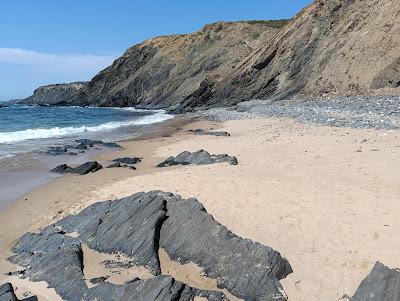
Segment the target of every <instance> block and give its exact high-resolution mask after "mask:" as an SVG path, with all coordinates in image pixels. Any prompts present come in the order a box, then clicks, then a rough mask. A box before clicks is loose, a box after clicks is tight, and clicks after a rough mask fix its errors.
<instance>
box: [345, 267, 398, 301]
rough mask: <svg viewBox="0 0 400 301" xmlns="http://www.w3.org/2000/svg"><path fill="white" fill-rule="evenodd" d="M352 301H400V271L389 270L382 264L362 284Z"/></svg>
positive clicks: (374, 268)
mask: <svg viewBox="0 0 400 301" xmlns="http://www.w3.org/2000/svg"><path fill="white" fill-rule="evenodd" d="M350 300H351V301H367V300H368V301H398V300H400V270H399V269H389V268H388V267H386V266H385V265H383V264H382V263H380V262H377V263H375V266H374V267H373V269H372V271H371V272H370V273H369V274H368V276H367V277H366V278H365V279H364V280H363V281H362V282H361V284H360V286H359V287H358V289H357V291H356V293H355V294H354V296H353V297H352V298H351V299H350Z"/></svg>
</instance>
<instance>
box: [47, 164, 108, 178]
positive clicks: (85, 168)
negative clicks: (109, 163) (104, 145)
mask: <svg viewBox="0 0 400 301" xmlns="http://www.w3.org/2000/svg"><path fill="white" fill-rule="evenodd" d="M102 168H103V166H101V165H100V164H99V163H98V162H97V161H93V162H86V163H84V164H82V165H79V166H77V167H75V168H72V167H70V166H68V165H67V164H61V165H59V166H57V167H56V168H54V169H52V170H51V171H52V172H55V173H73V174H79V175H81V176H83V175H86V174H88V173H90V172H92V173H93V172H96V171H98V170H100V169H102Z"/></svg>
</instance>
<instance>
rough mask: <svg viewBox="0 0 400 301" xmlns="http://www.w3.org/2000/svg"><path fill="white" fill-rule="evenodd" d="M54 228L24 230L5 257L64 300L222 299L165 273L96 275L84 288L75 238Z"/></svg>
mask: <svg viewBox="0 0 400 301" xmlns="http://www.w3.org/2000/svg"><path fill="white" fill-rule="evenodd" d="M100 207H101V208H103V207H104V206H100ZM103 209H104V208H103ZM55 229H56V228H55V227H54V226H50V227H48V228H47V229H44V230H43V231H42V232H41V233H40V234H32V233H28V234H25V235H24V236H23V237H22V238H21V240H20V241H19V242H18V243H17V245H16V246H15V247H14V249H13V251H14V252H16V253H17V254H16V255H14V256H13V257H11V258H9V260H10V261H11V262H14V263H16V264H19V265H23V266H25V267H27V268H26V270H25V271H24V272H23V274H21V275H20V277H22V278H27V277H29V279H30V280H31V281H46V282H47V283H48V284H49V287H50V288H54V289H55V291H56V292H57V294H59V295H60V296H61V297H62V298H63V299H64V300H70V301H85V300H86V301H109V300H116V301H138V300H143V301H161V300H163V301H186V300H187V301H189V300H193V299H194V297H195V296H199V297H200V296H201V297H207V298H208V300H215V301H223V300H224V295H223V293H220V292H212V291H203V290H198V289H194V288H191V287H189V286H188V285H186V284H183V283H181V282H178V281H176V280H175V279H173V278H171V277H169V276H157V277H154V278H151V279H149V280H140V279H135V280H133V281H130V282H129V283H126V284H124V285H114V284H110V283H107V282H105V281H104V280H105V279H104V278H102V279H101V278H98V279H92V280H93V281H92V282H94V283H97V286H95V287H93V288H88V287H87V285H86V282H85V280H84V274H83V256H84V254H83V252H82V249H81V245H80V242H79V240H78V239H77V238H72V237H68V236H66V235H65V234H64V232H62V231H59V232H57V231H56V230H55ZM0 300H1V299H0ZM11 300H13V299H11ZM7 301H8V300H7Z"/></svg>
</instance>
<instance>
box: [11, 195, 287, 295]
mask: <svg viewBox="0 0 400 301" xmlns="http://www.w3.org/2000/svg"><path fill="white" fill-rule="evenodd" d="M69 233H74V234H76V233H77V234H78V235H77V236H76V235H74V237H71V236H68V234H69ZM81 242H84V243H85V244H87V245H88V246H89V247H90V248H92V249H95V250H97V251H100V252H106V253H121V254H123V255H125V256H126V257H128V258H129V259H130V260H132V262H134V263H135V264H136V265H140V266H144V267H146V268H148V269H149V270H150V271H151V272H152V273H153V274H154V277H153V278H150V279H148V280H139V279H132V281H128V282H127V283H126V284H124V285H114V284H111V283H108V282H107V280H99V281H98V283H97V285H96V286H95V287H93V288H88V287H87V285H86V283H85V280H84V275H83V257H84V256H85V254H84V253H83V252H82V248H81ZM159 247H162V248H164V249H165V251H166V252H167V253H168V255H169V256H170V257H171V258H172V259H174V260H177V261H180V262H181V263H184V262H189V261H191V262H194V263H196V264H197V265H199V266H200V267H201V268H203V269H204V272H205V274H206V275H207V276H209V277H211V278H215V279H216V280H217V283H218V287H220V288H226V289H227V290H229V291H230V292H231V293H232V294H233V295H235V296H237V297H239V298H242V299H244V300H249V301H252V300H254V301H256V300H271V301H272V300H278V301H279V300H286V296H285V294H284V292H283V289H282V286H281V285H280V283H279V280H280V279H282V278H284V277H286V275H288V274H289V273H291V272H292V270H291V267H290V265H289V263H288V262H287V260H286V259H284V258H282V257H281V255H280V254H279V253H278V252H277V251H275V250H273V249H271V248H269V247H267V246H264V245H261V244H259V243H256V242H253V241H251V240H247V239H242V238H240V237H238V236H237V235H235V234H234V233H232V232H230V231H229V230H228V229H227V228H226V227H224V226H223V225H221V224H219V223H218V222H217V221H215V220H214V219H213V217H212V216H211V215H209V214H208V213H207V211H206V210H205V209H204V207H203V206H202V204H201V203H200V202H199V201H197V200H196V199H182V198H181V197H180V196H178V195H174V194H171V193H166V192H161V191H152V192H148V193H144V192H141V193H137V194H135V195H133V196H130V197H127V198H124V199H120V200H117V201H105V202H99V203H95V204H93V205H91V206H89V207H87V208H86V209H84V210H83V211H82V212H80V213H79V214H77V215H71V216H68V217H65V218H64V219H62V220H60V221H59V222H57V223H55V224H53V225H50V226H48V227H47V228H45V229H43V230H42V231H41V232H40V233H38V234H33V233H27V234H25V235H24V236H22V237H21V238H20V239H19V241H18V242H17V243H16V245H15V246H14V248H13V252H14V253H15V255H14V256H12V257H10V258H9V260H10V261H11V262H13V263H16V264H18V265H20V266H24V267H26V270H24V271H22V272H21V277H24V278H25V277H29V278H30V279H31V280H32V281H46V282H48V283H49V286H50V287H52V288H54V289H55V290H56V292H57V293H58V294H60V295H61V296H62V297H63V298H64V299H65V300H72V301H75V300H121V301H122V300H128V301H129V300H143V301H152V300H154V301H155V300H157V301H160V300H162V301H164V300H165V301H172V300H174V301H181V300H193V299H194V297H195V296H199V297H204V298H206V299H207V300H215V301H218V300H226V297H225V296H224V295H223V293H221V292H213V291H205V290H200V289H196V288H192V287H190V286H188V285H187V284H184V283H181V282H179V281H176V280H175V279H174V278H172V277H170V276H163V275H161V274H162V271H161V269H160V264H159V258H158V250H159Z"/></svg>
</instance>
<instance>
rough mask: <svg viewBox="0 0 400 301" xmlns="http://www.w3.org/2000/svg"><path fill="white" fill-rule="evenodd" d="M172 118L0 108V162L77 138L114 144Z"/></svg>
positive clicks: (157, 113) (127, 111)
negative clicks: (0, 160)
mask: <svg viewBox="0 0 400 301" xmlns="http://www.w3.org/2000/svg"><path fill="white" fill-rule="evenodd" d="M170 118H172V116H171V115H169V114H166V113H165V112H164V111H162V110H153V111H147V110H137V109H135V108H91V107H88V108H83V107H46V106H26V105H14V106H9V107H4V108H0V159H2V158H9V157H12V156H15V155H17V154H20V153H26V152H40V151H42V150H44V149H46V148H47V147H48V146H56V145H63V144H66V143H68V142H71V141H73V140H75V139H79V138H88V139H99V140H104V141H106V142H108V141H115V140H120V139H124V138H131V137H135V136H138V135H140V134H141V127H144V126H147V125H150V124H154V123H158V122H162V121H165V120H167V119H170Z"/></svg>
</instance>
